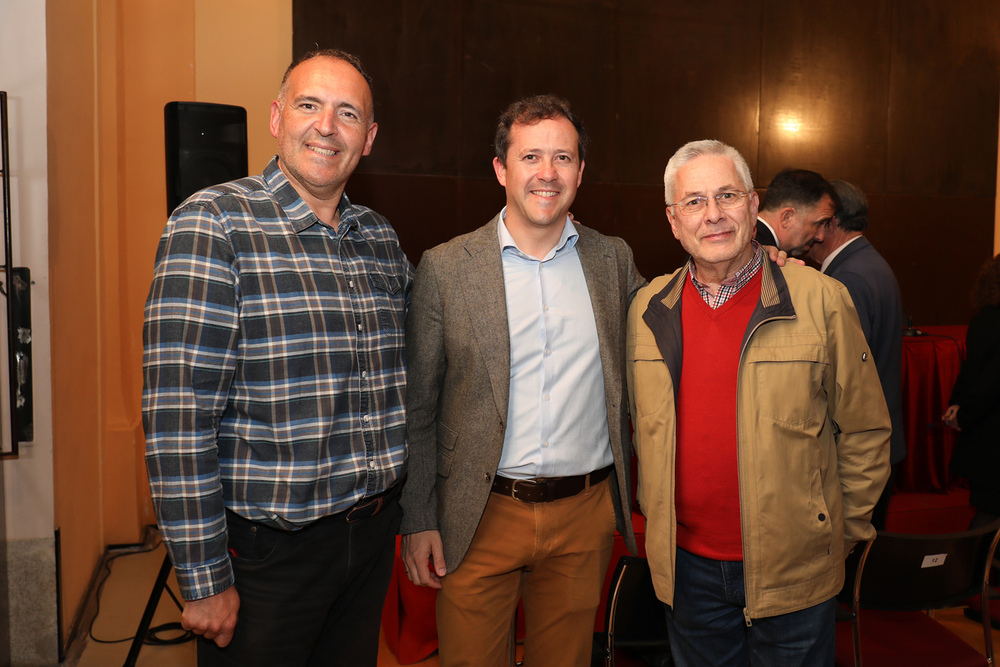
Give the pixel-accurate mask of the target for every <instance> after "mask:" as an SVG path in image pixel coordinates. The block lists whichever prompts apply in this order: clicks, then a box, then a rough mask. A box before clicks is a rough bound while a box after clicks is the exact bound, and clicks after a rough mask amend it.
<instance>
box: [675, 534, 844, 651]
mask: <svg viewBox="0 0 1000 667" xmlns="http://www.w3.org/2000/svg"><path fill="white" fill-rule="evenodd" d="M674 581H675V584H674V586H675V588H674V606H673V609H671V608H670V607H667V631H668V633H669V635H670V650H671V652H672V653H673V656H674V662H675V663H676V665H677V667H700V666H702V665H704V666H705V667H718V666H719V665H726V666H727V667H728V666H732V665H754V666H757V665H759V666H761V667H765V666H766V667H793V666H795V667H798V666H802V667H816V666H817V665H820V666H822V665H833V648H834V623H835V613H836V601H835V600H834V599H830V600H827V601H826V602H822V603H820V604H818V605H815V606H813V607H809V608H808V609H803V610H801V611H796V612H792V613H789V614H782V615H780V616H772V617H769V618H755V619H752V623H751V625H750V626H749V627H748V626H747V624H746V621H745V619H744V617H743V609H744V607H745V606H746V592H745V589H744V585H743V563H742V562H740V561H717V560H712V559H710V558H702V557H701V556H696V555H694V554H692V553H690V552H687V551H684V550H683V549H680V548H678V549H677V575H676V577H675V578H674Z"/></svg>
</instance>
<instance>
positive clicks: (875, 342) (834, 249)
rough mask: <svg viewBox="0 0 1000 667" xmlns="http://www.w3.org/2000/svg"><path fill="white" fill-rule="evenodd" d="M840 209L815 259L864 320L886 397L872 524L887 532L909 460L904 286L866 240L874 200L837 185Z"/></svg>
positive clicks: (812, 251)
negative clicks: (881, 478)
mask: <svg viewBox="0 0 1000 667" xmlns="http://www.w3.org/2000/svg"><path fill="white" fill-rule="evenodd" d="M830 184H831V186H833V189H834V190H835V191H836V193H837V199H838V201H839V204H840V205H839V207H838V208H837V211H836V214H835V215H834V218H833V220H832V221H831V222H830V227H829V229H828V230H827V231H826V234H825V238H824V239H823V242H822V243H816V244H814V245H813V246H812V248H811V249H810V251H809V257H810V258H811V259H813V260H814V261H815V262H816V263H817V264H820V269H821V271H822V272H823V273H825V274H826V275H828V276H830V277H832V278H836V279H837V280H839V281H840V282H841V283H843V284H844V286H845V287H846V288H847V291H848V292H849V293H850V295H851V300H853V301H854V307H855V308H856V309H857V311H858V318H859V319H860V320H861V329H862V330H863V331H864V332H865V339H866V340H867V341H868V346H869V347H870V348H871V351H872V356H873V357H874V358H875V367H876V368H877V369H878V375H879V380H880V381H881V383H882V392H883V393H884V394H885V402H886V405H887V406H888V407H889V417H890V418H891V420H892V436H891V438H890V440H889V462H890V463H891V465H892V468H891V470H892V472H891V473H890V475H889V481H888V482H887V483H886V485H885V490H884V491H883V492H882V496H881V498H879V501H878V504H877V505H876V506H875V511H874V513H873V515H872V525H873V526H875V527H876V528H877V529H879V530H884V529H885V521H886V514H887V512H888V509H889V498H890V497H891V496H892V487H893V482H894V480H895V476H896V468H897V465H898V464H899V462H900V461H902V460H903V459H904V458H906V439H905V438H904V437H903V305H902V298H901V297H900V294H899V283H898V282H896V275H895V274H894V273H893V272H892V268H891V267H890V266H889V264H888V262H886V261H885V259H884V258H883V257H882V255H880V254H879V252H878V251H877V250H876V249H875V247H874V246H873V245H872V244H871V243H870V242H869V241H868V239H866V238H865V237H864V235H863V234H864V231H865V230H866V229H867V228H868V199H867V197H865V193H864V192H863V191H861V190H860V189H859V188H857V187H855V186H854V185H852V184H850V183H848V182H847V181H831V183H830Z"/></svg>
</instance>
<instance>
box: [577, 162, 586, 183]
mask: <svg viewBox="0 0 1000 667" xmlns="http://www.w3.org/2000/svg"><path fill="white" fill-rule="evenodd" d="M586 166H587V163H586V162H584V161H583V160H580V173H579V174H577V177H576V187H580V184H581V183H583V168H584V167H586Z"/></svg>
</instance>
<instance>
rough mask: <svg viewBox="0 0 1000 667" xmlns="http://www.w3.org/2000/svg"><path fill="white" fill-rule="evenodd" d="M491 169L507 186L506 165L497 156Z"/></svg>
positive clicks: (503, 184)
mask: <svg viewBox="0 0 1000 667" xmlns="http://www.w3.org/2000/svg"><path fill="white" fill-rule="evenodd" d="M493 171H495V172H496V175H497V180H498V181H499V182H500V185H502V186H503V187H507V166H506V165H505V164H504V163H503V162H501V161H500V158H498V157H495V158H493ZM581 171H582V170H581ZM578 187H579V186H578Z"/></svg>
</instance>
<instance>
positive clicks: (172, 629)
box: [87, 540, 196, 646]
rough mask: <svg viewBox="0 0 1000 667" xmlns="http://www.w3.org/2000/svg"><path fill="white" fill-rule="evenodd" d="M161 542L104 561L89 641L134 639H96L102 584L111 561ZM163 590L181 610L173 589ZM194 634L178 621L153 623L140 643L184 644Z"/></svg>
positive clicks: (104, 582) (126, 640) (114, 642)
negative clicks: (103, 575)
mask: <svg viewBox="0 0 1000 667" xmlns="http://www.w3.org/2000/svg"><path fill="white" fill-rule="evenodd" d="M161 544H163V540H160V541H158V542H157V543H156V544H154V545H152V546H150V547H146V548H141V549H134V550H130V551H128V552H125V553H120V554H113V555H111V556H109V557H108V558H107V559H106V560H105V561H104V569H105V571H106V572H107V574H106V575H105V577H104V578H103V579H101V583H100V584H98V586H97V595H96V603H95V604H96V606H97V610H96V611H95V612H94V617H93V618H92V619H90V627H89V628H88V629H87V636H88V637H90V639H91V641H93V642H95V643H97V644H121V643H123V642H130V641H132V640H133V639H135V635H132V636H131V637H125V638H123V639H98V638H97V637H95V636H94V623H96V622H97V617H98V616H100V614H101V593H102V592H103V591H104V584H106V583H107V581H108V579H110V578H111V562H112V561H114V560H117V559H119V558H121V557H122V556H131V555H133V554H144V553H149V552H151V551H156V550H157V549H159V548H160V545H161ZM165 590H166V591H167V593H168V594H169V595H170V599H171V600H173V601H174V604H175V605H177V608H178V609H180V610H181V611H183V610H184V605H182V604H181V601H180V600H178V599H177V595H175V594H174V591H173V590H172V589H171V588H170V586H169V585H167V586H165ZM177 632H179V633H181V634H178V635H174V636H162V635H163V634H164V633H177ZM195 636H196V635H195V634H194V633H193V632H191V631H190V630H185V629H184V628H183V627H182V626H181V624H180V623H177V622H171V623H162V624H160V625H154V626H152V627H150V628H149V631H148V632H147V633H146V637H145V638H144V639H143V641H142V643H143V644H147V645H150V646H173V645H176V644H184V643H186V642H189V641H192V640H193V639H194V638H195Z"/></svg>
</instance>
